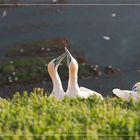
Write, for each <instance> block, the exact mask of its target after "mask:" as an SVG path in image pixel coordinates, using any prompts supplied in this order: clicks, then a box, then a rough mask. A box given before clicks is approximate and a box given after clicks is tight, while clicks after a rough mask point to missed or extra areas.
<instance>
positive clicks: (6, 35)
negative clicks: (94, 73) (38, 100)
mask: <svg viewBox="0 0 140 140" xmlns="http://www.w3.org/2000/svg"><path fill="white" fill-rule="evenodd" d="M27 2H29V1H27ZM43 2H44V1H40V3H43ZM47 2H50V1H47ZM67 2H68V3H74V2H75V3H80V2H81V3H82V2H83V3H90V2H93V1H91V0H87V1H85V0H82V1H81V0H76V1H74V0H72V1H68V0H67ZM97 2H99V3H101V2H105V1H99V0H98V1H97V0H95V1H94V3H97ZM106 2H107V3H112V2H113V3H116V1H115V0H114V1H113V0H108V1H107V0H106ZM120 2H121V3H123V4H124V3H127V2H128V1H127V0H120ZM129 2H130V3H136V2H137V3H138V2H139V1H135V2H134V1H131V0H129ZM30 3H32V2H31V1H30ZM117 3H119V1H117ZM2 12H3V10H0V15H1V14H2ZM113 13H115V15H116V16H115V17H112V14H113ZM139 13H140V5H135V6H134V5H71V6H70V5H63V6H62V5H61V6H58V5H54V6H50V5H41V6H37V5H36V6H27V7H20V8H8V9H7V16H6V17H4V18H0V59H3V58H5V53H6V52H7V50H8V49H9V48H12V47H15V46H18V45H20V44H22V43H25V42H28V41H33V40H40V39H41V40H42V39H46V40H49V39H56V38H66V39H68V40H69V41H70V42H71V44H72V47H73V50H74V52H76V53H77V54H79V55H80V54H82V55H84V56H85V57H86V59H87V60H88V62H89V63H91V64H98V65H100V66H101V67H105V66H107V65H110V64H111V65H113V66H116V67H119V68H120V69H121V71H122V72H121V75H119V76H117V77H114V78H99V79H97V80H95V79H91V80H88V81H79V83H80V85H82V86H84V85H85V86H86V87H89V88H91V89H94V90H97V91H101V92H103V93H110V92H111V90H112V88H114V87H120V88H128V89H130V88H131V87H132V85H133V84H134V83H135V82H137V81H139V79H140V74H139V73H138V72H137V70H138V69H139V68H140V61H139V60H140V14H139ZM103 36H108V37H110V40H105V39H103Z"/></svg>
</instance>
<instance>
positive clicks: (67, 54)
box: [65, 47, 71, 64]
mask: <svg viewBox="0 0 140 140" xmlns="http://www.w3.org/2000/svg"><path fill="white" fill-rule="evenodd" d="M65 53H66V56H67V63H68V64H69V63H70V62H71V54H70V52H69V51H68V49H67V48H66V47H65Z"/></svg>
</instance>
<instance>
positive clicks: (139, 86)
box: [112, 82, 140, 102]
mask: <svg viewBox="0 0 140 140" xmlns="http://www.w3.org/2000/svg"><path fill="white" fill-rule="evenodd" d="M112 92H113V94H115V95H116V96H117V97H119V98H122V99H124V100H130V99H131V98H132V99H133V100H134V101H136V102H137V101H139V99H140V95H139V93H140V82H138V83H136V84H135V85H134V86H133V87H132V90H121V89H118V88H116V89H113V90H112Z"/></svg>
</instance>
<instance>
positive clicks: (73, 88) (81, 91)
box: [65, 48, 103, 100]
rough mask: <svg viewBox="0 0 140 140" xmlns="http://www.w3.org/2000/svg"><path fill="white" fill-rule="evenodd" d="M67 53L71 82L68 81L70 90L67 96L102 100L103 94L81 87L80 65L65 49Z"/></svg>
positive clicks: (68, 89)
mask: <svg viewBox="0 0 140 140" xmlns="http://www.w3.org/2000/svg"><path fill="white" fill-rule="evenodd" d="M65 52H66V55H67V64H68V68H69V81H68V88H67V91H66V96H68V97H72V98H75V97H81V98H88V97H90V96H97V97H99V98H100V99H101V100H103V97H102V95H101V94H99V93H97V92H96V91H93V90H90V89H88V88H85V87H79V85H78V63H77V61H76V60H75V59H74V58H73V57H72V55H71V54H70V52H69V51H68V49H67V48H65Z"/></svg>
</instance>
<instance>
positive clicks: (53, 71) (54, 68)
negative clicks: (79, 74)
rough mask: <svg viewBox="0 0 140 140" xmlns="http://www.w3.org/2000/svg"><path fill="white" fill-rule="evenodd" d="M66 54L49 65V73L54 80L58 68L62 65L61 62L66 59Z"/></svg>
mask: <svg viewBox="0 0 140 140" xmlns="http://www.w3.org/2000/svg"><path fill="white" fill-rule="evenodd" d="M65 56H66V54H65V53H64V54H62V55H60V56H59V57H57V58H55V59H53V60H51V61H50V62H49V64H48V73H49V75H50V76H51V77H52V78H53V77H54V76H55V74H56V72H57V69H58V66H59V64H60V63H61V61H62V60H63V59H64V57H65Z"/></svg>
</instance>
